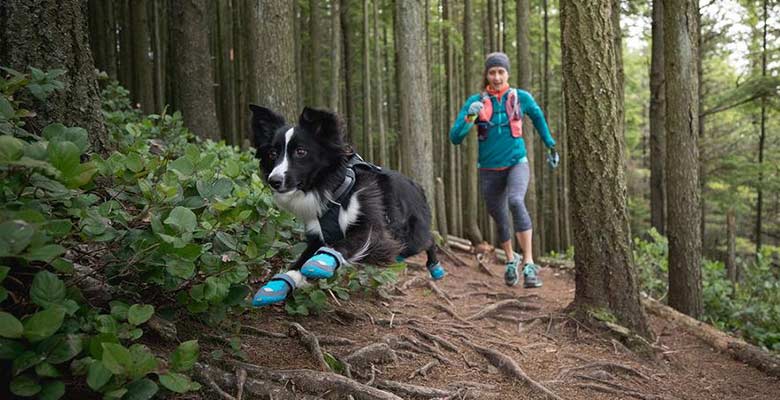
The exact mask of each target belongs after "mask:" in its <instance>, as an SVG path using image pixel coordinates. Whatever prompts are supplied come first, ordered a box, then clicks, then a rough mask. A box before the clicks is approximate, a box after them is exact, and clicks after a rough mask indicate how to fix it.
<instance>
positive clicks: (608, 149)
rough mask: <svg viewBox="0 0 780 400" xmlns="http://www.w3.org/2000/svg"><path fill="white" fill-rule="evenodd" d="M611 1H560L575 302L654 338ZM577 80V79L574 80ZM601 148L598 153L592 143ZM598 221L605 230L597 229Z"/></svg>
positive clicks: (580, 307)
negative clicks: (634, 250) (629, 175)
mask: <svg viewBox="0 0 780 400" xmlns="http://www.w3.org/2000/svg"><path fill="white" fill-rule="evenodd" d="M611 12H612V7H611V6H610V0H599V1H596V0H593V1H592V2H591V3H589V6H587V7H586V6H583V5H582V4H581V3H580V2H578V1H576V0H563V1H561V37H562V41H561V43H562V47H563V49H562V51H563V59H562V65H563V91H564V95H565V96H566V97H565V102H566V103H565V108H566V125H567V126H568V128H569V130H570V132H571V135H569V139H570V140H571V144H570V145H569V154H570V159H571V163H570V164H569V165H570V168H569V172H570V174H571V177H572V179H571V193H572V216H573V225H574V246H575V249H576V251H575V255H574V261H575V265H576V278H575V283H576V289H575V292H574V302H573V303H572V307H573V308H574V309H575V310H577V311H579V312H581V313H585V312H587V311H590V310H604V311H607V312H609V313H612V314H613V315H614V316H616V317H617V319H618V321H619V322H620V323H621V324H622V325H623V326H626V327H628V328H629V329H632V330H633V331H635V332H637V333H638V334H640V335H643V336H648V335H650V331H649V328H648V325H647V318H646V316H645V314H644V312H643V311H642V307H641V305H640V301H639V288H638V283H637V280H636V276H635V268H634V265H633V261H632V258H631V238H630V229H629V221H628V210H627V207H626V180H625V172H624V168H625V166H624V165H625V164H624V162H625V159H624V157H625V155H624V148H625V143H624V138H623V135H621V134H620V131H619V129H620V122H619V120H618V115H620V110H619V109H620V108H621V107H623V105H622V104H620V103H619V101H618V100H619V97H618V90H619V88H618V80H617V65H615V64H616V60H617V59H616V57H615V54H614V51H615V46H614V35H615V33H614V26H613V24H612V19H611ZM575 82H576V83H575ZM595 148H597V149H598V151H597V152H594V151H592V149H595ZM593 221H599V222H598V224H599V228H598V229H593Z"/></svg>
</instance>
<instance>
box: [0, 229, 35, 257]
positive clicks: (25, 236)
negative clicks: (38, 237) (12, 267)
mask: <svg viewBox="0 0 780 400" xmlns="http://www.w3.org/2000/svg"><path fill="white" fill-rule="evenodd" d="M33 234H35V228H34V227H33V226H32V225H30V224H28V223H27V222H24V221H21V220H15V221H5V222H3V223H1V224H0V257H7V256H13V255H16V254H19V253H20V252H21V251H22V250H24V249H25V248H26V247H27V245H29V244H30V241H32V238H33Z"/></svg>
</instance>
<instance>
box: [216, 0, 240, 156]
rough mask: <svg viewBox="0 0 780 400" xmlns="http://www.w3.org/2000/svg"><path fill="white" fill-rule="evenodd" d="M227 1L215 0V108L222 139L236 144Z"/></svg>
mask: <svg viewBox="0 0 780 400" xmlns="http://www.w3.org/2000/svg"><path fill="white" fill-rule="evenodd" d="M230 4H231V3H230V2H229V1H220V2H217V4H216V8H217V15H216V17H217V18H216V19H217V21H216V22H217V31H216V39H217V42H218V46H217V48H218V49H219V50H218V51H215V54H217V79H216V82H217V85H218V86H217V91H218V93H219V95H218V96H217V100H218V103H217V107H218V108H217V109H218V110H219V111H218V114H219V116H220V118H219V120H220V122H221V123H220V127H221V129H220V131H221V132H222V136H223V139H225V141H226V142H227V143H230V144H234V145H238V144H239V143H238V142H237V140H236V126H235V111H236V104H235V88H234V86H233V79H234V77H235V70H234V65H235V63H234V58H235V57H234V54H235V53H234V51H233V46H234V43H233V12H232V10H231V7H230Z"/></svg>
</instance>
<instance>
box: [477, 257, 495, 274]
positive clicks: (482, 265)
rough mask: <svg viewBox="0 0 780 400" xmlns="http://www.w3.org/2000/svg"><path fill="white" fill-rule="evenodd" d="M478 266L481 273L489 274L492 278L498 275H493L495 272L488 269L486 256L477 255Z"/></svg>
mask: <svg viewBox="0 0 780 400" xmlns="http://www.w3.org/2000/svg"><path fill="white" fill-rule="evenodd" d="M477 266H479V271H480V272H482V273H484V274H487V275H489V276H492V277H494V278H495V277H496V275H495V274H494V273H493V271H491V270H490V268H488V266H487V265H486V264H485V256H484V255H483V254H481V253H478V254H477Z"/></svg>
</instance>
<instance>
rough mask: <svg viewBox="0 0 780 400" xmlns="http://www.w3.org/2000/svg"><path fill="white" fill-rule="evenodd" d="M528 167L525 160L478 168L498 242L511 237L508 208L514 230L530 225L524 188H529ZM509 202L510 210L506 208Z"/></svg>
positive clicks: (526, 227) (524, 228) (483, 195)
mask: <svg viewBox="0 0 780 400" xmlns="http://www.w3.org/2000/svg"><path fill="white" fill-rule="evenodd" d="M529 178H530V169H529V167H528V163H527V162H523V163H519V164H515V165H513V166H512V167H510V168H508V169H505V170H501V171H494V170H484V169H480V170H479V186H480V191H481V192H482V198H483V199H484V200H485V205H486V206H487V209H488V212H489V213H490V216H491V217H493V220H494V221H496V230H497V231H498V239H499V241H500V242H501V243H503V242H506V241H507V240H509V238H510V237H511V232H510V229H511V227H510V226H509V212H508V211H509V210H511V211H512V222H513V223H514V227H515V232H525V231H527V230H529V229H531V216H530V215H528V210H527V209H526V208H525V192H526V190H528V179H529ZM507 205H509V210H507Z"/></svg>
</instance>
